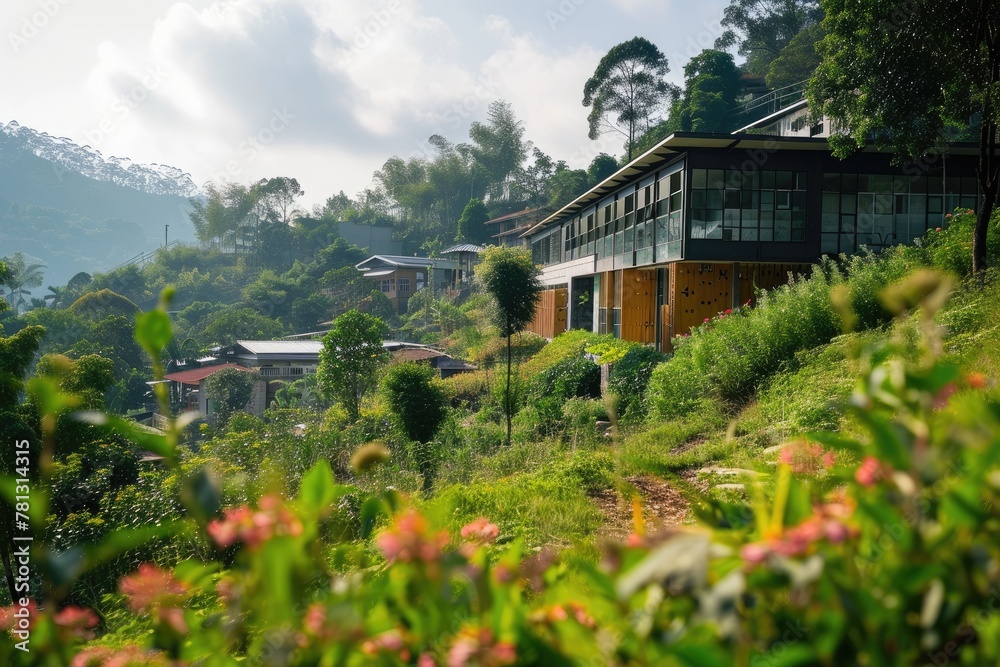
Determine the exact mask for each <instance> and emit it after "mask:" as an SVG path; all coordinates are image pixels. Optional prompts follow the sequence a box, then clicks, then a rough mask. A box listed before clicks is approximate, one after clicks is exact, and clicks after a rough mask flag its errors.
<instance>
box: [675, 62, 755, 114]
mask: <svg viewBox="0 0 1000 667" xmlns="http://www.w3.org/2000/svg"><path fill="white" fill-rule="evenodd" d="M740 86H741V80H740V71H739V70H738V69H737V68H736V63H735V62H733V57H732V56H731V55H730V54H728V53H726V52H724V51H715V50H712V49H706V50H704V51H702V52H701V53H699V54H698V55H697V56H695V57H694V58H692V59H691V60H690V61H689V62H688V63H687V64H686V65H685V66H684V91H683V94H682V95H681V96H680V98H679V99H678V100H677V101H676V102H675V103H674V105H673V107H672V108H671V110H670V123H669V131H670V132H675V131H678V130H680V131H682V132H722V133H725V132H731V131H732V130H733V127H732V125H733V122H734V121H733V116H732V110H733V107H735V106H736V99H737V97H738V96H739V94H740Z"/></svg>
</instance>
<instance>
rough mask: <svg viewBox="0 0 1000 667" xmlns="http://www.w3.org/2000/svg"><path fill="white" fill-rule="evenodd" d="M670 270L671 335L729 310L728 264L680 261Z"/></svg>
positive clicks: (730, 270)
mask: <svg viewBox="0 0 1000 667" xmlns="http://www.w3.org/2000/svg"><path fill="white" fill-rule="evenodd" d="M671 269H672V270H671V274H670V278H671V279H670V307H671V313H672V317H671V323H672V325H673V326H672V331H670V335H671V336H673V335H676V334H685V333H687V332H688V331H689V330H690V329H691V328H692V327H696V326H698V325H700V324H702V322H704V320H705V318H711V317H715V316H716V315H717V314H718V313H720V312H722V311H724V310H726V309H727V308H732V307H733V264H732V262H711V263H708V262H706V263H695V262H680V263H678V264H675V265H673V266H672V267H671Z"/></svg>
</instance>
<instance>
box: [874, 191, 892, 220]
mask: <svg viewBox="0 0 1000 667" xmlns="http://www.w3.org/2000/svg"><path fill="white" fill-rule="evenodd" d="M875 213H876V214H880V215H885V214H887V213H892V195H888V194H877V195H875Z"/></svg>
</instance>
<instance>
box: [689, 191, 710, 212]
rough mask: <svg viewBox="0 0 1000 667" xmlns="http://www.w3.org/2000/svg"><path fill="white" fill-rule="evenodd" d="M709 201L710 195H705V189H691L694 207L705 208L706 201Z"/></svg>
mask: <svg viewBox="0 0 1000 667" xmlns="http://www.w3.org/2000/svg"><path fill="white" fill-rule="evenodd" d="M707 201H708V197H707V196H706V195H705V191H704V190H692V191H691V206H692V207H693V208H705V205H706V204H705V202H707Z"/></svg>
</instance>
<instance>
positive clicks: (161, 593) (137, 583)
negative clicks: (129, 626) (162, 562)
mask: <svg viewBox="0 0 1000 667" xmlns="http://www.w3.org/2000/svg"><path fill="white" fill-rule="evenodd" d="M119 589H120V590H121V592H122V593H123V594H124V595H125V596H126V597H127V598H129V606H130V607H132V610H133V611H134V612H136V613H142V612H145V611H151V610H153V609H155V608H159V607H160V606H161V605H164V606H173V605H175V604H178V603H179V602H180V599H181V597H182V596H183V595H184V593H185V591H186V590H187V587H186V586H185V585H184V584H182V583H181V582H179V581H177V580H176V579H175V578H174V575H173V574H172V573H171V572H168V571H167V570H162V569H160V568H158V567H157V566H155V565H151V564H150V563H143V564H142V565H140V566H139V569H138V571H137V572H136V573H135V574H130V575H128V576H126V577H123V578H122V580H121V583H120V584H119Z"/></svg>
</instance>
